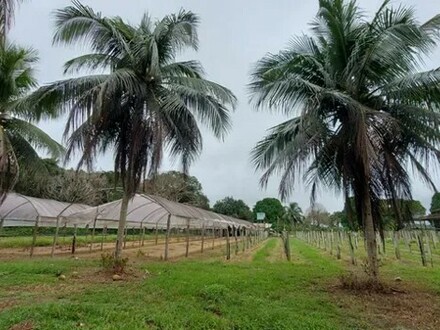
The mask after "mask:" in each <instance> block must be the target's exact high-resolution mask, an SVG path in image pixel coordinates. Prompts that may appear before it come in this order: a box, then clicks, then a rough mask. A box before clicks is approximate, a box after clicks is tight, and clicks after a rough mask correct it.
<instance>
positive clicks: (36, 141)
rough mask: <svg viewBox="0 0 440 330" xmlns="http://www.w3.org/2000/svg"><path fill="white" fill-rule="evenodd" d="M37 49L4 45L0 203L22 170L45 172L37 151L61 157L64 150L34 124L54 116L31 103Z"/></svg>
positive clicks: (1, 52) (0, 101)
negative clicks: (30, 94) (30, 95)
mask: <svg viewBox="0 0 440 330" xmlns="http://www.w3.org/2000/svg"><path fill="white" fill-rule="evenodd" d="M37 60H38V57H37V54H36V52H35V51H34V50H33V49H23V48H20V47H17V46H14V45H8V44H1V45H0V86H1V88H0V203H1V202H2V201H3V199H4V197H5V196H6V193H7V192H8V191H9V190H11V189H12V188H13V187H14V184H15V183H16V181H17V179H18V173H19V167H20V166H21V167H23V168H24V169H26V170H27V171H38V170H45V168H46V167H45V166H44V162H43V160H42V159H40V157H39V155H38V153H37V150H41V151H45V152H46V153H48V154H50V155H51V156H52V157H55V158H58V157H60V156H61V155H62V153H63V147H62V146H60V145H59V144H58V143H57V142H55V141H54V140H52V139H51V138H50V137H49V136H48V135H47V134H46V133H44V132H43V131H42V130H41V129H39V128H38V127H36V126H34V125H33V124H32V122H34V121H37V120H39V119H41V118H43V117H44V116H47V115H49V116H50V113H45V112H44V111H41V109H35V108H34V107H31V106H30V104H29V103H27V101H26V99H27V93H29V91H30V90H31V89H33V88H35V87H36V85H37V83H36V80H35V78H34V71H33V66H34V65H35V63H36V62H37Z"/></svg>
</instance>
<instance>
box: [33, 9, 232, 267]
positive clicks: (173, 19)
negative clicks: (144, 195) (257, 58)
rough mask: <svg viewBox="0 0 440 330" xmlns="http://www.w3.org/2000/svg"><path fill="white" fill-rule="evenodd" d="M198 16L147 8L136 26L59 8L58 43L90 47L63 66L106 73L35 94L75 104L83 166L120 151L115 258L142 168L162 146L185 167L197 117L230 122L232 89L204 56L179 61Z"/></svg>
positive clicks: (72, 122) (220, 124) (197, 140)
mask: <svg viewBox="0 0 440 330" xmlns="http://www.w3.org/2000/svg"><path fill="white" fill-rule="evenodd" d="M198 23H199V18H198V16H197V15H195V14H193V13H191V12H187V11H184V10H182V11H180V12H179V13H177V14H173V15H168V16H165V17H164V18H163V19H161V20H159V21H157V22H152V20H151V19H150V17H149V16H148V15H144V17H143V18H142V20H141V22H140V24H138V25H136V26H133V25H129V24H128V23H126V22H125V21H123V20H122V19H121V18H120V17H102V16H101V14H100V13H97V12H95V11H93V9H92V8H90V7H87V6H84V5H82V4H81V3H80V2H78V1H74V2H73V5H72V6H69V7H66V8H64V9H61V10H58V11H57V12H56V33H55V35H54V42H55V44H68V45H71V44H81V45H84V44H87V45H89V46H90V47H91V49H92V52H91V53H89V54H86V55H83V56H80V57H77V58H74V59H72V60H70V61H68V62H67V63H66V65H65V71H66V72H67V73H71V72H79V71H81V70H83V69H84V70H95V69H99V70H101V71H103V73H97V74H91V75H85V76H82V77H80V78H72V79H66V80H63V81H58V82H55V83H53V84H51V85H49V86H45V87H43V88H41V89H40V90H38V91H37V92H36V93H35V94H34V100H35V102H36V103H39V102H40V101H41V100H46V101H47V100H51V101H52V104H53V106H57V105H58V106H61V109H64V110H66V111H68V112H69V116H68V122H67V126H66V131H65V136H66V137H67V138H68V150H67V156H68V157H69V156H71V155H72V153H73V152H75V151H77V150H80V151H82V157H81V160H80V162H79V166H82V165H87V166H89V167H90V166H91V165H92V164H93V162H94V160H95V156H96V155H97V154H98V153H101V152H106V151H107V150H113V151H114V153H115V172H116V173H117V174H118V175H119V177H120V179H121V180H122V183H123V189H124V197H123V201H122V206H121V214H120V222H119V228H118V239H117V244H116V252H115V256H116V258H117V259H118V258H120V256H121V252H122V237H123V236H122V235H123V231H124V227H125V222H126V214H127V205H128V202H129V199H130V198H131V197H132V196H133V195H134V194H135V192H136V190H137V189H138V188H139V184H140V182H141V179H143V177H144V176H146V175H154V174H155V173H156V172H157V171H158V168H159V166H160V164H161V160H162V157H163V153H164V149H167V150H168V151H169V153H170V155H171V156H172V157H173V158H176V157H178V158H179V159H180V161H181V163H182V165H183V170H184V172H187V170H188V166H189V165H190V163H191V162H192V161H193V160H194V159H195V157H196V156H197V155H199V153H200V151H201V149H202V135H201V132H200V130H199V123H202V124H205V125H206V126H207V127H208V128H209V129H211V131H212V132H213V133H214V135H215V136H216V137H218V138H223V137H224V136H225V134H226V133H227V131H228V129H229V127H230V119H229V108H228V106H231V107H233V106H234V105H235V103H236V99H235V97H234V95H233V94H232V93H231V92H230V91H229V90H228V89H226V88H224V87H222V86H220V85H218V84H216V83H214V82H211V81H209V80H206V79H204V78H203V76H204V73H203V69H202V66H201V64H200V63H199V62H197V61H183V62H177V61H176V56H177V55H178V54H179V53H180V52H181V51H182V50H185V49H188V48H191V49H194V50H197V47H198V38H197V26H198Z"/></svg>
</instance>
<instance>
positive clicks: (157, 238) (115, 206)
mask: <svg viewBox="0 0 440 330" xmlns="http://www.w3.org/2000/svg"><path fill="white" fill-rule="evenodd" d="M121 203H122V200H117V201H113V202H110V203H106V204H102V205H98V206H94V207H91V206H88V205H83V204H75V203H62V202H58V201H55V200H49V199H40V198H34V197H28V196H24V195H20V194H16V193H10V194H8V195H7V197H6V199H5V201H4V203H3V204H2V205H1V206H0V230H1V229H2V228H3V227H33V228H34V229H33V239H32V245H31V248H30V255H31V256H32V255H33V253H34V249H35V246H36V245H37V244H36V242H37V237H38V235H39V231H40V228H41V227H53V228H55V230H54V232H53V243H52V249H51V254H52V255H54V254H55V250H56V246H57V243H58V238H59V237H58V236H59V232H60V230H64V232H66V228H74V229H73V232H71V233H72V234H73V238H72V245H71V248H70V251H71V253H75V251H77V252H78V249H77V239H76V236H77V231H78V230H82V233H83V236H85V245H86V246H87V247H88V249H86V251H89V252H91V251H93V248H94V247H95V248H96V245H94V243H96V236H97V235H100V237H101V238H100V244H99V245H100V250H104V247H105V245H106V243H107V244H108V243H110V242H109V239H108V235H107V234H108V232H113V233H114V234H115V233H116V229H117V228H118V225H119V218H120V212H121ZM129 233H131V237H130V240H131V241H133V240H134V241H136V243H133V244H132V247H135V246H136V247H144V246H146V245H147V246H148V245H149V244H150V243H151V244H152V245H156V246H157V245H159V244H161V243H163V244H164V249H163V250H162V252H163V253H161V254H160V257H163V258H164V259H165V260H166V259H168V257H169V251H170V248H169V246H170V244H171V243H179V244H182V243H180V242H181V239H182V237H183V244H184V246H183V249H184V254H185V256H188V254H189V253H190V246H191V244H192V243H191V242H197V243H193V244H192V245H195V244H198V245H199V248H200V251H201V252H203V250H204V248H205V245H206V240H207V239H208V238H210V239H211V240H212V245H211V246H212V248H214V246H217V245H219V246H221V245H226V247H227V251H226V255H227V257H228V258H229V257H230V249H231V243H230V239H231V240H232V239H233V240H234V241H235V244H236V249H238V242H239V241H240V242H244V243H243V244H248V245H250V244H251V243H252V242H253V241H255V240H257V239H258V238H261V236H262V235H263V233H262V232H261V231H260V230H259V229H258V227H256V226H254V225H253V224H252V223H250V222H248V221H245V220H240V219H236V218H233V217H229V216H226V215H221V214H217V213H214V212H211V211H207V210H203V209H200V208H197V207H194V206H190V205H186V204H181V203H176V202H171V201H169V200H167V199H164V198H161V197H158V196H151V195H146V194H136V195H135V196H134V197H133V198H132V199H130V201H129V204H128V209H127V221H126V226H125V233H124V248H125V247H126V246H127V241H128V240H129V239H128V238H127V237H128V236H130V235H129ZM146 234H147V235H146ZM147 236H148V237H149V238H150V240H149V241H148V237H147ZM113 237H114V236H113ZM113 239H114V238H113ZM247 240H249V243H246V242H247Z"/></svg>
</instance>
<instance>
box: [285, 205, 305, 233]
mask: <svg viewBox="0 0 440 330" xmlns="http://www.w3.org/2000/svg"><path fill="white" fill-rule="evenodd" d="M284 209H285V213H284V217H285V220H286V223H289V224H290V225H291V227H292V228H293V227H294V226H296V225H299V224H301V223H302V222H303V220H304V216H303V212H302V210H301V207H300V206H299V205H298V203H295V202H293V203H290V204H289V205H288V206H285V207H284Z"/></svg>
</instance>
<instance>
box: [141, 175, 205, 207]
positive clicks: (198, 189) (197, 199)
mask: <svg viewBox="0 0 440 330" xmlns="http://www.w3.org/2000/svg"><path fill="white" fill-rule="evenodd" d="M142 191H143V192H146V193H148V194H152V195H157V196H161V197H163V198H166V199H168V200H170V201H174V202H177V203H183V204H189V205H193V206H196V207H200V208H203V209H206V210H208V209H209V199H208V197H206V195H204V194H203V188H202V184H201V183H200V182H199V180H198V179H197V178H196V177H195V176H190V175H186V174H184V173H182V172H178V171H169V172H165V173H161V174H158V175H156V176H154V177H153V178H151V179H149V180H146V181H144V183H143V185H142Z"/></svg>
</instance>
